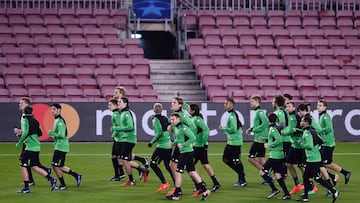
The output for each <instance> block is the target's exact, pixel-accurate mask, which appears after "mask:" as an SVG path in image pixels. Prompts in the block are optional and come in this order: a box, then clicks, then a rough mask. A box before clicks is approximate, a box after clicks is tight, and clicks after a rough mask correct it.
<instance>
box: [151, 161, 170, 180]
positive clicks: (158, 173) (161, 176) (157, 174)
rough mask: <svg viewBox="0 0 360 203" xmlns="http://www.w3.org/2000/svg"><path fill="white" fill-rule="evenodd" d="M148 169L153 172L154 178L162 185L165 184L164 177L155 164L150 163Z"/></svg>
mask: <svg viewBox="0 0 360 203" xmlns="http://www.w3.org/2000/svg"><path fill="white" fill-rule="evenodd" d="M150 167H151V169H152V170H153V171H154V173H155V174H156V176H157V177H158V178H159V179H160V181H161V183H163V184H164V183H166V180H165V177H164V175H163V173H162V172H161V169H160V168H159V166H158V165H157V164H156V163H155V162H151V163H150Z"/></svg>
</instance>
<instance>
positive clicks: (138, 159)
mask: <svg viewBox="0 0 360 203" xmlns="http://www.w3.org/2000/svg"><path fill="white" fill-rule="evenodd" d="M135 161H140V162H141V163H142V164H145V163H146V161H145V158H143V157H139V156H136V155H135Z"/></svg>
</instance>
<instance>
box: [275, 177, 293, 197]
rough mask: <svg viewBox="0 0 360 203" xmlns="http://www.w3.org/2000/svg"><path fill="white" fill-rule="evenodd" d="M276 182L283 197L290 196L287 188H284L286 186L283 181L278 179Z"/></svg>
mask: <svg viewBox="0 0 360 203" xmlns="http://www.w3.org/2000/svg"><path fill="white" fill-rule="evenodd" d="M277 181H278V183H279V185H280V187H281V189H282V190H283V191H284V194H285V195H290V194H289V191H288V189H287V187H286V184H285V181H284V179H283V178H280V179H279V180H277Z"/></svg>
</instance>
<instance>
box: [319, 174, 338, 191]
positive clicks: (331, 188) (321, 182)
mask: <svg viewBox="0 0 360 203" xmlns="http://www.w3.org/2000/svg"><path fill="white" fill-rule="evenodd" d="M315 181H316V182H318V183H319V184H320V185H322V186H323V187H325V188H326V189H328V190H330V191H331V192H332V193H335V191H336V190H335V188H334V187H333V186H332V185H331V183H329V182H328V181H325V180H323V179H322V178H321V177H317V178H316V179H315Z"/></svg>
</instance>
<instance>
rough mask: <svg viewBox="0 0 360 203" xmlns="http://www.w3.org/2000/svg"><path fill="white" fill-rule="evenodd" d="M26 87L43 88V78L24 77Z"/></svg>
mask: <svg viewBox="0 0 360 203" xmlns="http://www.w3.org/2000/svg"><path fill="white" fill-rule="evenodd" d="M24 85H25V88H26V89H42V80H41V79H40V78H30V77H29V78H28V77H27V78H24Z"/></svg>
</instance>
